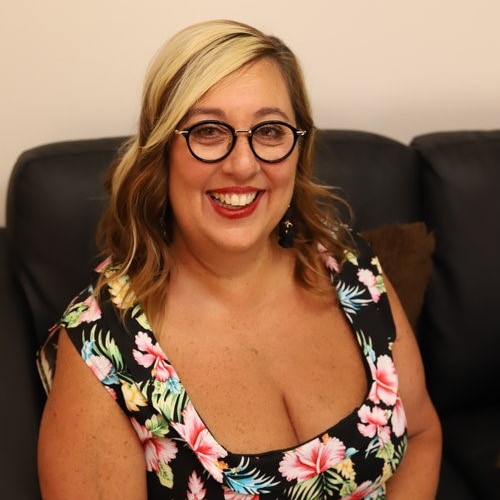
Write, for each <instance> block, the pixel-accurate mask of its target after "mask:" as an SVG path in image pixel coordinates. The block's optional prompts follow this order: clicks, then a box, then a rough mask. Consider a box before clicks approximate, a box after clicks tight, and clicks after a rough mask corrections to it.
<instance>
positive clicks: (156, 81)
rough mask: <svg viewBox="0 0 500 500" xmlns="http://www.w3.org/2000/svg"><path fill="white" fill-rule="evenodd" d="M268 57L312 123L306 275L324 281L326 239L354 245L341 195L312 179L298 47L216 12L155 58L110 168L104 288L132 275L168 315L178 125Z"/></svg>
mask: <svg viewBox="0 0 500 500" xmlns="http://www.w3.org/2000/svg"><path fill="white" fill-rule="evenodd" d="M261 58H270V59H271V60H272V61H274V63H275V64H276V65H277V66H278V68H279V69H280V71H281V74H282V75H283V77H284V80H285V82H286V86H287V88H288V92H289V95H290V100H291V103H292V106H293V110H294V113H295V118H296V122H297V125H296V126H297V127H299V128H301V129H306V130H307V131H308V132H307V134H306V135H305V136H304V137H303V138H301V139H300V142H299V148H300V151H299V160H298V165H297V173H296V179H295V187H294V193H293V197H292V210H293V214H294V225H295V227H296V231H297V237H296V240H295V246H294V248H293V250H292V251H294V252H295V253H296V270H295V273H296V277H297V279H298V280H299V282H300V283H301V284H302V285H304V286H305V287H308V288H313V289H314V288H315V284H314V283H315V282H316V281H317V280H314V278H313V277H312V274H311V272H312V273H313V274H314V273H317V272H320V269H319V266H320V264H319V263H318V258H317V250H316V245H317V243H318V242H321V243H322V244H323V245H324V246H325V247H326V248H327V249H328V250H329V251H330V252H331V253H332V254H333V255H334V256H336V257H339V258H341V259H342V258H343V255H344V253H345V252H344V251H345V250H346V249H348V248H350V239H349V233H348V232H347V231H346V229H345V228H344V226H343V225H342V224H340V218H339V212H338V210H337V208H336V206H337V205H338V202H339V201H341V200H340V198H339V197H337V196H336V195H334V194H333V193H332V191H331V190H330V189H328V188H327V187H326V186H321V185H319V184H316V183H315V182H313V180H312V170H313V149H314V137H315V133H314V132H315V130H314V124H313V119H312V113H311V108H310V103H309V99H308V96H307V93H306V89H305V83H304V77H303V74H302V70H301V68H300V65H299V63H298V61H297V59H296V57H295V55H294V54H293V53H292V52H291V50H290V49H289V48H288V47H287V46H286V45H285V44H284V43H283V42H282V41H281V40H280V39H278V38H276V37H274V36H269V35H266V34H264V33H262V32H261V31H259V30H257V29H255V28H253V27H251V26H248V25H246V24H242V23H239V22H235V21H229V20H215V21H208V22H203V23H198V24H195V25H192V26H190V27H188V28H186V29H184V30H182V31H180V32H179V33H178V34H177V35H175V36H174V37H173V38H171V39H170V40H169V41H168V42H167V43H166V44H165V45H164V46H163V47H162V48H161V49H160V51H159V52H158V53H157V54H156V57H155V58H154V59H153V60H152V63H151V64H150V67H149V69H148V72H147V75H146V79H145V84H144V90H143V95H142V105H141V114H140V121H139V126H138V132H137V134H136V135H135V136H133V137H132V138H131V139H130V140H129V141H128V142H127V143H126V144H124V146H123V147H122V149H121V151H120V152H119V155H118V157H117V159H116V160H115V162H114V163H113V164H112V165H111V167H110V169H109V171H108V177H107V180H106V188H107V191H108V195H109V203H108V206H107V209H106V211H105V212H104V214H103V216H102V218H101V220H100V223H99V227H98V233H97V239H98V245H99V248H100V250H101V251H102V252H103V254H105V255H107V256H111V258H112V261H113V267H112V272H111V273H109V272H108V273H106V275H105V276H104V275H101V279H100V282H99V283H98V287H97V290H99V289H100V288H101V287H102V286H103V284H104V283H106V282H107V281H110V280H112V279H116V278H123V277H125V276H128V279H130V281H131V283H132V288H133V291H134V292H133V293H134V294H135V296H136V298H137V300H138V301H139V302H140V303H141V305H142V307H143V308H144V310H145V312H146V314H147V315H148V317H150V319H152V320H153V321H155V320H158V319H159V315H160V311H161V310H162V309H163V306H164V304H165V301H166V299H167V292H166V290H167V288H168V287H167V284H168V279H169V276H170V271H171V268H172V254H171V251H170V246H169V235H170V234H171V229H172V228H171V221H172V214H171V213H170V209H169V200H168V189H167V187H168V182H169V165H168V158H169V154H168V150H169V147H170V144H171V140H172V137H173V134H174V130H175V129H176V128H177V127H178V125H179V123H180V122H182V120H183V118H184V117H185V116H186V114H187V113H188V112H189V110H190V109H191V108H192V107H193V106H194V105H195V104H196V102H197V101H199V99H200V98H202V97H203V95H204V94H205V93H206V92H207V91H208V90H209V89H211V88H212V87H213V86H214V85H215V84H216V83H218V82H219V81H220V80H221V79H223V78H224V77H226V76H228V75H229V74H231V73H233V72H234V71H236V70H238V69H239V68H241V67H242V66H244V65H246V64H248V63H250V62H253V61H256V60H258V59H261ZM332 228H334V230H333V231H332Z"/></svg>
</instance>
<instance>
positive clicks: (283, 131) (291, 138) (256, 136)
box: [251, 122, 296, 162]
mask: <svg viewBox="0 0 500 500" xmlns="http://www.w3.org/2000/svg"><path fill="white" fill-rule="evenodd" d="M251 140H252V148H253V150H254V152H255V154H256V155H257V156H258V157H259V158H260V159H262V160H264V161H269V162H276V161H279V160H281V159H283V158H285V157H286V156H288V155H289V154H290V152H291V151H292V149H293V146H294V145H295V141H296V137H295V133H294V129H293V128H292V127H291V126H290V125H288V124H286V123H282V122H267V123H262V124H261V125H259V126H258V127H256V128H255V129H254V131H253V134H252V137H251Z"/></svg>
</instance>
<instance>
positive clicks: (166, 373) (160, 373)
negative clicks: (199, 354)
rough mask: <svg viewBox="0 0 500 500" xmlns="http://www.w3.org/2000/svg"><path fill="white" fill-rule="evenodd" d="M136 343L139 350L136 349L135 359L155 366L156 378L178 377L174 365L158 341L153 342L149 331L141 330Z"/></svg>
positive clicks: (147, 365) (140, 362)
mask: <svg viewBox="0 0 500 500" xmlns="http://www.w3.org/2000/svg"><path fill="white" fill-rule="evenodd" d="M135 345H136V346H137V347H138V349H139V350H137V349H134V351H133V353H134V359H135V360H136V361H137V363H139V364H140V365H141V366H144V367H145V368H149V367H150V366H153V369H152V371H151V374H152V375H153V377H154V378H155V379H157V380H159V381H160V382H165V380H168V379H169V378H170V377H175V378H178V377H177V374H176V372H175V370H174V368H173V366H172V365H170V364H169V363H168V362H167V357H166V356H165V353H164V352H163V351H162V349H161V347H160V346H159V345H158V343H157V342H155V343H154V344H153V341H152V340H151V337H150V336H149V335H148V334H147V333H144V332H139V333H138V334H137V335H136V336H135ZM141 351H142V352H141Z"/></svg>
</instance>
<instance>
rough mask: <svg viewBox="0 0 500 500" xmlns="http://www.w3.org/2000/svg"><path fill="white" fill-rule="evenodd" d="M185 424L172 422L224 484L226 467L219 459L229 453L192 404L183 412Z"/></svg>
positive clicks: (200, 458) (205, 464)
mask: <svg viewBox="0 0 500 500" xmlns="http://www.w3.org/2000/svg"><path fill="white" fill-rule="evenodd" d="M182 418H183V422H184V423H183V424H180V423H178V422H172V424H171V425H172V427H173V428H174V429H175V430H176V431H177V432H178V433H179V435H180V436H182V438H183V439H184V441H186V443H187V444H188V445H189V446H190V448H191V449H192V450H193V451H194V452H195V453H196V456H197V457H198V460H199V461H200V462H201V464H202V465H203V467H205V469H206V470H207V471H208V472H209V473H210V474H211V475H212V477H213V478H214V479H215V480H216V481H218V482H219V483H221V482H222V471H223V469H224V468H225V467H227V466H225V464H224V463H223V462H220V461H219V458H223V457H225V456H226V455H227V451H226V450H225V449H224V448H223V447H222V446H221V445H220V444H219V443H217V441H215V439H214V438H213V436H212V435H211V434H210V432H209V431H208V429H207V428H206V427H205V425H204V424H203V422H202V420H201V419H200V417H199V416H198V414H197V413H196V410H195V409H194V406H193V404H192V403H188V404H187V405H186V407H185V408H184V410H183V411H182Z"/></svg>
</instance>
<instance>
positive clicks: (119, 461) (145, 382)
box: [39, 21, 441, 500]
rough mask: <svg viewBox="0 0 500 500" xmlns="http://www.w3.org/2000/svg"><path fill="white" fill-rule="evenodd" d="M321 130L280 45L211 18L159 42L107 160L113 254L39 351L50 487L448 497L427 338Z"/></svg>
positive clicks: (100, 494)
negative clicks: (321, 181)
mask: <svg viewBox="0 0 500 500" xmlns="http://www.w3.org/2000/svg"><path fill="white" fill-rule="evenodd" d="M313 141H314V126H313V122H312V118H311V111H310V107H309V103H308V99H307V96H306V92H305V88H304V82H303V78H302V75H301V71H300V68H299V66H298V63H297V61H296V59H295V57H294V55H293V54H292V53H291V52H290V50H289V49H288V48H287V47H286V46H285V45H283V43H282V42H281V41H280V40H278V39H276V38H274V37H270V36H266V35H264V34H263V33H261V32H259V31H257V30H255V29H254V28H251V27H249V26H246V25H243V24H240V23H236V22H231V21H211V22H206V23H201V24H197V25H194V26H192V27H189V28H187V29H185V30H183V31H182V32H180V33H179V34H178V35H176V36H175V37H173V39H171V40H170V41H169V42H168V43H167V44H166V45H165V46H164V48H163V49H162V50H161V51H160V52H159V54H158V55H157V57H156V58H155V60H154V61H153V63H152V65H151V68H150V70H149V74H148V77H147V80H146V84H145V90H144V95H143V103H142V113H141V119H140V127H139V131H138V133H137V136H136V137H134V138H133V139H132V140H131V141H130V142H129V144H128V145H127V147H126V148H125V149H124V151H123V152H122V154H121V156H120V158H119V160H118V161H117V162H116V163H115V164H114V166H113V167H112V169H111V171H110V174H109V182H108V188H109V195H110V200H109V207H108V209H107V211H106V213H105V214H104V216H103V218H102V220H101V224H100V230H99V236H100V242H101V244H102V249H103V252H104V254H105V255H107V256H108V257H109V258H108V259H107V260H105V261H104V262H103V264H102V265H101V266H100V267H99V269H98V270H97V272H98V276H97V278H96V280H97V281H96V284H95V286H91V287H89V288H88V289H87V290H85V291H84V292H82V294H81V295H80V296H78V297H77V298H76V299H75V300H74V301H73V303H72V304H71V305H70V306H69V307H68V309H67V311H66V313H65V314H64V316H63V318H62V320H61V322H60V324H59V325H58V326H57V327H56V328H54V330H53V331H52V333H51V336H50V338H49V340H48V341H47V344H46V345H45V346H44V348H43V349H42V351H41V354H40V359H39V366H40V370H41V373H42V376H43V378H44V379H45V381H46V385H47V390H49V389H50V392H49V396H48V400H47V404H46V408H45V411H44V415H43V419H42V424H41V429H40V441H39V471H40V483H41V489H42V493H43V496H44V498H46V499H58V498H61V499H62V498H64V499H68V498H71V499H78V498H85V499H97V498H120V499H128V498H130V499H133V500H137V499H141V498H155V499H156V498H165V499H167V498H168V499H202V498H207V499H210V500H212V499H257V498H268V499H278V498H279V499H286V498H290V499H292V498H296V499H299V498H300V499H312V498H386V495H387V498H390V499H397V498H405V499H406V498H411V499H418V498H422V499H430V498H433V496H434V493H435V489H436V483H437V476H438V469H439V458H440V439H441V438H440V428H439V423H438V420H437V417H436V414H435V411H434V409H433V406H432V404H431V402H430V400H429V397H428V395H427V392H426V389H425V382H424V375H423V370H422V364H421V361H420V357H419V353H418V349H417V346H416V343H415V339H414V337H413V334H412V332H411V329H410V326H409V324H408V321H407V319H406V318H405V316H404V313H403V312H402V308H401V305H400V303H399V301H398V299H397V297H396V295H395V293H394V290H393V288H392V287H391V285H390V283H389V282H388V280H387V279H386V277H385V276H384V277H382V273H381V270H380V266H379V264H378V261H377V259H376V258H375V257H374V256H373V255H371V254H370V251H369V249H368V247H367V245H365V244H364V242H363V241H362V240H361V239H360V238H359V237H357V236H355V235H353V234H350V233H349V231H348V230H347V229H346V227H345V225H344V224H342V223H341V221H340V220H339V218H338V215H337V212H336V211H335V204H336V202H337V201H338V200H337V199H336V198H335V197H334V196H333V195H332V194H330V193H329V192H328V190H326V189H325V188H323V187H321V186H318V185H316V184H314V183H313V182H312V181H311V171H312V166H313V163H312V162H313V160H312V149H313ZM55 346H57V371H55V373H54V371H53V367H52V366H50V363H48V361H47V360H48V359H51V356H50V354H51V351H52V350H53V349H54V348H55ZM82 359H83V361H84V362H82ZM398 380H399V384H398ZM110 396H111V397H110ZM117 403H118V404H117Z"/></svg>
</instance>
